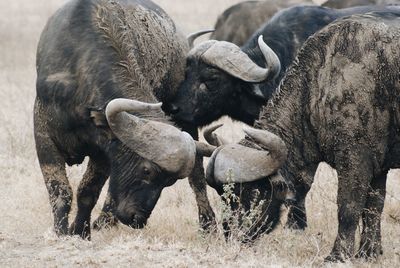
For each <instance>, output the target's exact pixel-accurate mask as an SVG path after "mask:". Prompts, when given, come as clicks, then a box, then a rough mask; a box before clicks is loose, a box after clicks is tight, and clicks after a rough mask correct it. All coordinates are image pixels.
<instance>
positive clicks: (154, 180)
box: [34, 0, 208, 238]
mask: <svg viewBox="0 0 400 268" xmlns="http://www.w3.org/2000/svg"><path fill="white" fill-rule="evenodd" d="M187 51H188V44H187V41H186V39H185V38H184V37H183V36H182V35H181V34H180V32H179V31H177V29H176V27H175V25H174V23H173V22H172V20H171V19H170V18H169V17H168V15H167V14H166V13H165V12H164V11H163V10H162V9H161V8H160V7H158V6H157V5H155V4H154V3H153V2H151V1H147V0H145V1H143V0H140V1H139V0H130V1H105V0H90V1H88V0H75V1H70V2H68V3H67V4H66V5H65V6H63V7H62V8H61V9H59V10H58V11H57V12H56V13H55V14H54V15H53V16H52V17H51V18H50V19H49V21H48V23H47V25H46V27H45V29H44V31H43V33H42V35H41V38H40V42H39V45H38V51H37V86H36V88H37V96H36V100H35V106H34V132H35V140H36V148H37V155H38V158H39V163H40V167H41V170H42V173H43V176H44V181H45V184H46V187H47V190H48V193H49V197H50V204H51V207H52V210H53V215H54V227H55V231H56V232H57V234H67V233H68V214H69V211H70V207H71V201H72V189H71V186H70V184H69V182H68V178H67V176H66V171H65V164H68V165H74V164H81V163H82V161H83V160H84V158H85V157H88V158H89V162H88V166H87V170H86V172H85V174H84V176H83V179H82V180H81V182H80V184H79V187H78V192H77V204H78V211H77V215H76V218H75V220H74V222H73V223H72V225H71V226H70V228H69V233H71V234H78V235H81V236H82V237H85V238H88V237H90V214H91V210H92V208H93V206H94V205H95V203H96V201H97V199H98V196H99V193H100V191H101V189H102V187H103V185H104V183H105V181H106V179H107V178H108V177H110V193H111V197H109V198H108V202H107V203H106V205H105V208H104V213H110V210H111V207H114V212H115V214H116V215H117V217H118V219H119V220H120V221H122V222H123V223H125V224H127V225H130V226H132V227H138V228H140V227H143V226H144V224H146V221H147V219H148V217H149V216H150V213H151V212H152V210H153V208H154V206H155V204H156V202H157V200H158V198H159V196H160V194H161V191H162V189H163V188H164V187H167V186H169V185H172V184H173V183H174V182H175V181H176V180H177V179H179V178H183V177H185V176H188V175H189V174H190V173H191V171H192V169H193V165H194V161H195V155H196V148H195V146H194V142H193V140H192V138H191V137H190V136H189V135H188V134H187V133H185V132H181V131H180V130H178V129H176V128H175V127H173V126H172V124H171V122H170V120H169V119H168V118H167V117H166V116H165V115H164V113H163V112H162V110H161V108H160V105H159V104H155V103H156V102H158V101H164V102H165V101H166V102H167V101H168V98H169V97H170V96H172V95H173V94H174V92H175V90H176V88H177V86H178V84H179V83H180V82H181V80H182V79H183V78H184V68H185V57H186V54H187ZM136 100H138V101H136ZM144 102H145V103H144ZM149 103H153V104H149ZM207 204H208V203H207Z"/></svg>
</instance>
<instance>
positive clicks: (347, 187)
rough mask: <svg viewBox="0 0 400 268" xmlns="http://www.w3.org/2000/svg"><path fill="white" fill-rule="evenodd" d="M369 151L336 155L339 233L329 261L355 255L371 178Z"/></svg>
mask: <svg viewBox="0 0 400 268" xmlns="http://www.w3.org/2000/svg"><path fill="white" fill-rule="evenodd" d="M368 155H369V154H368V151H367V152H366V151H364V150H361V151H357V150H343V151H341V152H340V153H338V154H337V155H336V156H335V162H336V170H337V173H338V196H337V204H338V221H339V227H338V234H337V236H336V240H335V243H334V246H333V249H332V251H331V253H330V255H329V256H328V257H327V258H326V259H325V260H326V261H344V260H345V259H347V258H350V257H352V256H353V254H354V239H355V232H356V229H357V226H358V222H359V220H360V216H361V213H362V210H363V208H364V205H365V201H366V199H367V194H368V187H369V184H370V181H371V179H372V168H371V167H372V161H370V159H369V157H368Z"/></svg>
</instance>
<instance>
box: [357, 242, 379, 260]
mask: <svg viewBox="0 0 400 268" xmlns="http://www.w3.org/2000/svg"><path fill="white" fill-rule="evenodd" d="M382 254H383V250H382V245H365V246H363V247H362V248H361V249H360V250H359V251H358V253H357V254H356V258H359V259H366V260H369V259H376V258H378V257H379V256H380V255H382Z"/></svg>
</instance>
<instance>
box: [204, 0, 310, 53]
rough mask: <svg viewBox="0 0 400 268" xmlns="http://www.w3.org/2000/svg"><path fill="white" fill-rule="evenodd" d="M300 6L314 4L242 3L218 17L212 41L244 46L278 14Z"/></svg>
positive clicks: (304, 0)
mask: <svg viewBox="0 0 400 268" xmlns="http://www.w3.org/2000/svg"><path fill="white" fill-rule="evenodd" d="M299 4H313V1H311V0H288V1H285V0H279V1H276V0H266V1H245V2H240V3H238V4H236V5H233V6H231V7H229V8H228V9H226V10H225V11H224V12H223V13H222V14H221V15H219V16H218V19H217V22H216V23H215V27H214V28H215V31H214V33H212V35H211V37H210V39H215V40H220V41H228V42H232V43H234V44H236V45H238V46H242V45H244V43H246V41H247V40H248V39H249V38H250V37H251V35H252V34H253V33H254V32H255V31H256V30H257V29H258V28H259V27H260V26H261V25H263V24H264V23H265V22H266V21H268V20H269V19H270V18H271V17H272V16H273V15H274V14H275V13H276V12H278V11H279V10H281V9H284V8H288V7H291V6H294V5H299Z"/></svg>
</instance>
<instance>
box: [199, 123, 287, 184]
mask: <svg viewBox="0 0 400 268" xmlns="http://www.w3.org/2000/svg"><path fill="white" fill-rule="evenodd" d="M244 131H245V132H246V134H247V135H248V136H250V137H251V138H253V139H254V140H255V141H256V142H258V143H260V145H261V146H262V147H265V148H266V149H268V150H269V152H266V151H264V150H256V149H253V148H249V147H245V146H243V145H240V144H230V145H224V146H221V147H219V148H218V149H217V150H215V151H214V153H213V154H212V156H211V158H210V161H209V165H208V166H207V172H206V174H207V177H206V179H207V182H208V183H209V184H210V185H215V184H224V183H244V182H251V181H255V180H259V179H262V178H265V177H267V176H269V175H271V174H274V173H276V172H277V171H278V169H279V168H280V167H281V166H282V165H283V163H284V161H285V160H286V157H287V149H286V146H285V144H284V142H283V141H282V139H280V138H279V137H278V136H276V135H275V134H272V133H270V132H268V131H264V130H257V129H253V128H246V129H244Z"/></svg>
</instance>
